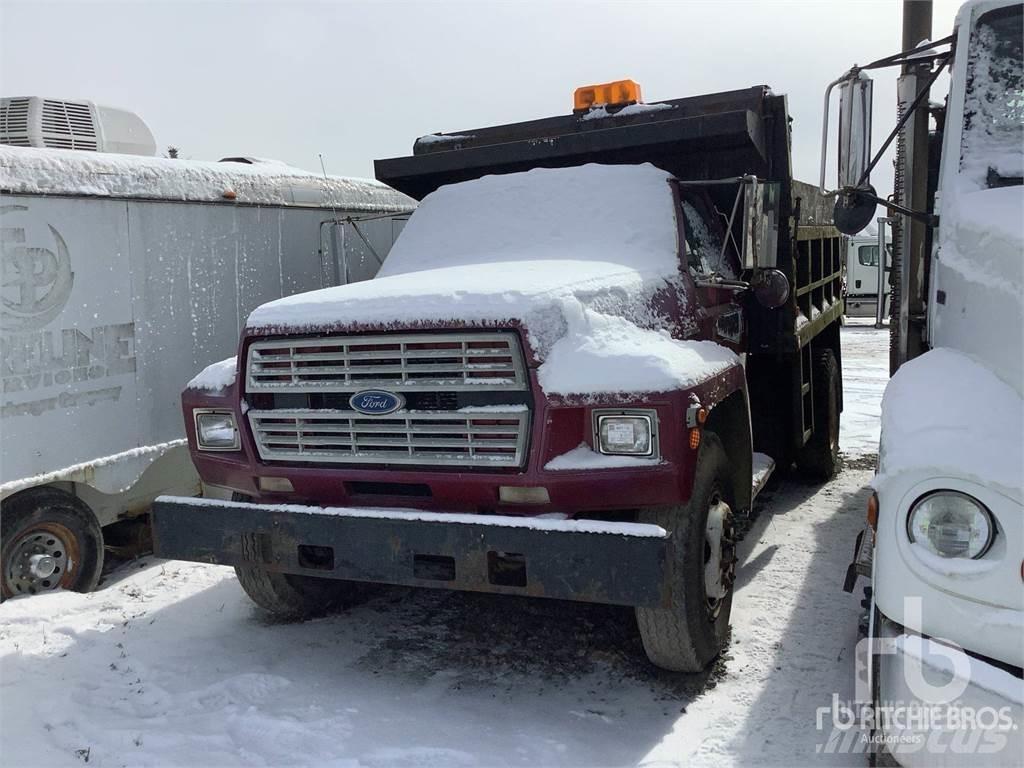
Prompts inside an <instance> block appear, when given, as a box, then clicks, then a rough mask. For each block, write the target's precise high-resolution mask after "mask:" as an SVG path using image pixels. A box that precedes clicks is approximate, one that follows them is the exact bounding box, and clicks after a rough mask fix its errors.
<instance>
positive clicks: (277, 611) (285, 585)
mask: <svg viewBox="0 0 1024 768" xmlns="http://www.w3.org/2000/svg"><path fill="white" fill-rule="evenodd" d="M235 575H236V576H238V583H239V584H241V585H242V589H243V590H245V594H247V595H248V596H249V598H250V599H251V600H252V601H253V602H254V603H256V605H258V606H259V607H260V608H262V609H263V610H265V611H267V612H268V613H270V614H272V615H273V616H274V617H275V618H278V619H282V620H285V621H297V620H301V619H309V618H313V617H315V616H323V615H324V614H326V613H330V612H331V611H333V610H337V609H338V608H341V607H343V606H344V605H345V604H347V603H348V602H349V601H350V599H351V597H352V595H353V592H354V589H353V587H354V585H353V584H352V583H351V582H347V581H340V580H337V579H318V578H316V577H314V576H296V575H294V574H290V573H276V572H273V571H267V570H265V569H263V568H260V567H258V566H253V565H238V566H235Z"/></svg>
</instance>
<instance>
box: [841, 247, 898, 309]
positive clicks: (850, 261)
mask: <svg viewBox="0 0 1024 768" xmlns="http://www.w3.org/2000/svg"><path fill="white" fill-rule="evenodd" d="M882 238H883V242H884V243H885V246H884V248H882V249H881V250H880V249H879V238H878V236H877V235H855V236H854V237H850V238H848V239H847V243H846V276H845V292H844V297H843V305H844V307H845V309H846V316H847V317H875V316H876V314H877V309H878V300H879V296H881V299H882V311H881V313H880V316H881V317H888V316H889V312H890V310H889V297H890V295H891V291H890V288H889V272H890V267H891V265H892V256H891V254H892V237H891V236H890V235H889V234H888V233H887V232H883V234H882ZM879 261H881V264H879ZM879 285H881V289H882V290H881V292H879V290H878V289H879Z"/></svg>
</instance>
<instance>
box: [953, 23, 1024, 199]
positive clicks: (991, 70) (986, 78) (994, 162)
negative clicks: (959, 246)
mask: <svg viewBox="0 0 1024 768" xmlns="http://www.w3.org/2000/svg"><path fill="white" fill-rule="evenodd" d="M1022 37H1024V13H1022V7H1021V5H1014V6H1010V7H1007V8H1000V9H998V10H994V11H989V12H988V13H986V14H983V15H982V16H981V17H980V18H979V19H978V24H977V26H976V27H975V28H974V30H973V32H972V34H971V40H970V47H969V50H968V53H967V89H966V95H965V98H964V127H963V134H962V137H961V142H960V171H961V174H962V175H963V176H964V178H965V179H966V180H968V181H970V182H972V183H973V184H976V185H977V188H979V189H985V188H991V187H1006V186H1013V185H1018V184H1022V183H1024V152H1022V151H1021V147H1022V146H1024V63H1022V59H1024V52H1022V49H1024V42H1022Z"/></svg>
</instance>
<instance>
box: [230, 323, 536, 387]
mask: <svg viewBox="0 0 1024 768" xmlns="http://www.w3.org/2000/svg"><path fill="white" fill-rule="evenodd" d="M246 372H247V375H246V391H248V392H353V393H354V392H357V391H359V390H361V389H372V388H376V387H379V388H384V389H391V390H394V391H396V392H402V391H405V392H424V391H435V390H446V391H459V390H463V391H464V390H474V391H480V390H484V389H501V390H525V389H527V380H526V371H525V368H524V365H523V356H522V353H521V351H520V348H519V339H518V338H517V336H516V335H515V334H514V333H510V332H503V333H444V334H440V333H439V334H408V335H393V334H388V335H383V334H382V335H376V336H341V337H333V338H295V339H281V340H267V341H257V342H254V343H253V344H251V345H250V347H249V354H248V364H247V365H246Z"/></svg>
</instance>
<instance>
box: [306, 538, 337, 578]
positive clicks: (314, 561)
mask: <svg viewBox="0 0 1024 768" xmlns="http://www.w3.org/2000/svg"><path fill="white" fill-rule="evenodd" d="M298 556H299V567H300V568H310V569H312V570H316V571H333V570H334V547H321V546H317V545H316V544H299V547H298Z"/></svg>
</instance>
